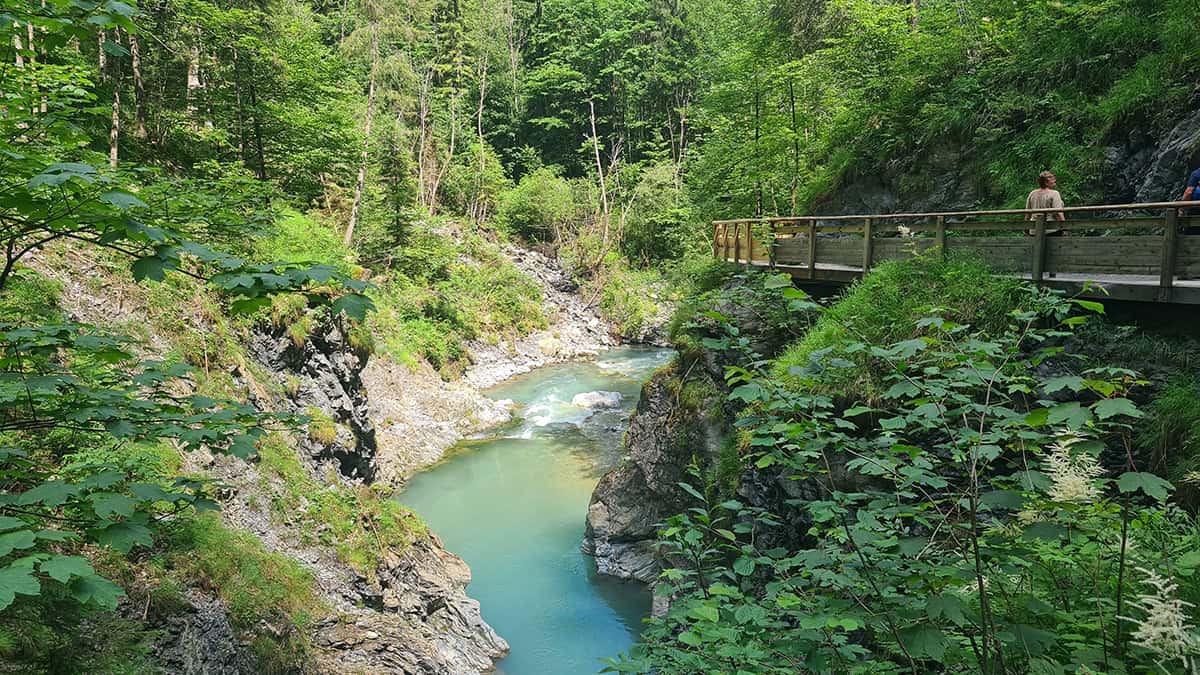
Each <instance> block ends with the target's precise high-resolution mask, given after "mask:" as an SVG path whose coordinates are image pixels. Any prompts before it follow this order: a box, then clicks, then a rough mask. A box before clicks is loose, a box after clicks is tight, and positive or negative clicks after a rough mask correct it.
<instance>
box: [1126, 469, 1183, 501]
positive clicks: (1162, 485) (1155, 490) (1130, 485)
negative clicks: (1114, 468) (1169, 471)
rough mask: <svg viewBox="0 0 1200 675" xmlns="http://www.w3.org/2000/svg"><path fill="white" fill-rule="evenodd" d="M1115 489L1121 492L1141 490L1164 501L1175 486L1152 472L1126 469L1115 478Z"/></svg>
mask: <svg viewBox="0 0 1200 675" xmlns="http://www.w3.org/2000/svg"><path fill="white" fill-rule="evenodd" d="M1117 489H1119V490H1120V491H1121V492H1137V491H1138V490H1141V491H1142V492H1144V493H1146V494H1147V495H1149V496H1150V497H1152V498H1154V499H1155V500H1157V501H1160V502H1165V501H1166V500H1167V495H1168V493H1170V491H1171V490H1173V489H1175V486H1173V485H1171V483H1170V481H1166V480H1163V479H1162V478H1159V477H1158V476H1156V475H1154V474H1152V473H1146V472H1144V471H1141V472H1139V471H1128V472H1126V473H1123V474H1121V477H1120V478H1118V479H1117Z"/></svg>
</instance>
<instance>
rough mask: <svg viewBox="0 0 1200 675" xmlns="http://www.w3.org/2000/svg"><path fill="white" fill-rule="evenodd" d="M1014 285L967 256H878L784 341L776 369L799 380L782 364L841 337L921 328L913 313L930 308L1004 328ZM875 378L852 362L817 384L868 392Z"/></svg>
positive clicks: (904, 334) (911, 332)
mask: <svg viewBox="0 0 1200 675" xmlns="http://www.w3.org/2000/svg"><path fill="white" fill-rule="evenodd" d="M1020 288H1021V285H1020V282H1018V281H1017V280H1015V279H1009V278H1005V277H999V276H995V275H993V274H992V273H991V270H990V269H988V267H987V266H986V265H984V264H983V263H980V262H976V261H973V260H964V259H951V260H949V261H942V260H940V259H938V258H936V257H932V256H923V257H917V258H914V259H911V260H903V261H899V260H897V261H889V262H886V263H883V264H882V265H880V266H879V267H877V268H875V269H874V270H872V271H871V273H870V274H868V275H867V276H866V277H864V278H863V279H861V280H859V281H857V282H855V283H854V285H852V286H850V287H849V288H848V289H847V290H846V291H845V293H844V294H843V295H842V296H841V297H840V298H838V300H837V301H836V302H835V303H834V304H833V305H832V306H831V307H830V308H829V310H828V311H827V312H826V313H825V314H824V315H823V316H822V317H821V318H820V319H819V320H818V321H817V323H816V324H815V325H814V326H813V327H812V329H811V330H810V331H809V332H808V333H807V334H806V335H805V336H804V337H803V338H801V339H800V340H799V341H797V342H796V343H795V344H793V345H792V346H790V347H788V348H787V350H786V352H785V353H784V354H782V355H781V356H780V357H779V359H778V361H777V363H776V366H775V368H776V370H775V373H776V375H777V376H780V377H782V378H784V379H786V380H788V381H791V382H792V383H793V384H796V385H798V384H800V382H799V381H798V380H796V379H795V378H792V377H791V376H789V375H788V370H789V369H790V368H792V367H794V366H798V367H804V366H806V365H807V364H808V362H809V359H810V358H811V357H812V356H813V355H814V354H817V353H818V352H820V351H821V350H824V349H828V348H830V347H833V346H835V345H837V344H840V343H842V342H845V341H846V340H861V341H864V342H869V343H871V344H889V343H891V342H895V341H900V340H905V339H909V338H914V337H916V336H918V335H920V334H921V333H923V332H924V331H925V328H922V327H921V326H920V325H919V324H918V323H917V320H918V319H920V318H922V317H924V316H927V315H929V314H931V313H937V314H938V315H939V316H942V317H943V318H945V319H947V320H952V321H954V322H956V323H960V324H969V325H971V326H972V327H974V328H975V329H978V330H981V331H983V332H984V333H989V332H995V331H1000V330H1003V329H1004V328H1005V326H1006V325H1007V322H1008V314H1009V312H1010V311H1012V309H1013V308H1014V307H1016V305H1017V302H1018V298H1019V297H1020ZM856 363H858V364H859V365H865V363H866V360H865V359H862V358H859V359H858V360H857V361H856ZM878 382H879V378H878V373H873V372H872V371H870V370H869V369H867V368H865V367H864V368H858V367H856V368H842V369H838V370H836V371H828V372H826V373H824V374H823V375H822V379H821V381H820V383H819V385H818V386H819V387H820V388H822V389H824V390H826V391H841V392H842V393H846V394H861V395H867V396H873V395H875V394H877V393H878V389H877V386H878Z"/></svg>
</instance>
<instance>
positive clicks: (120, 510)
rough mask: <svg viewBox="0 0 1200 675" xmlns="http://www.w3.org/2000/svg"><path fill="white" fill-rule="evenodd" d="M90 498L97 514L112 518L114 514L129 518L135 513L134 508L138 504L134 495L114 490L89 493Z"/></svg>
mask: <svg viewBox="0 0 1200 675" xmlns="http://www.w3.org/2000/svg"><path fill="white" fill-rule="evenodd" d="M88 499H89V500H91V502H92V508H93V509H95V511H96V515H97V516H100V517H101V518H111V517H112V516H122V517H125V518H128V517H129V516H132V515H133V508H134V507H135V506H136V505H137V501H135V500H134V499H133V498H132V497H128V496H126V495H123V494H117V493H113V492H97V493H95V494H91V495H88Z"/></svg>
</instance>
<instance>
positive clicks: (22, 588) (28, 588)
mask: <svg viewBox="0 0 1200 675" xmlns="http://www.w3.org/2000/svg"><path fill="white" fill-rule="evenodd" d="M41 592H42V584H41V583H40V582H38V580H37V577H35V576H33V570H32V569H30V568H28V567H24V566H18V565H9V566H8V567H5V568H4V569H0V610H2V609H6V608H7V607H8V606H9V605H11V604H12V603H13V600H15V599H16V596H17V594H18V593H19V594H21V595H38V594H39V593H41Z"/></svg>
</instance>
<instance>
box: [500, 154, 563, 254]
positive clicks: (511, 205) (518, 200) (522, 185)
mask: <svg viewBox="0 0 1200 675" xmlns="http://www.w3.org/2000/svg"><path fill="white" fill-rule="evenodd" d="M574 213H575V199H574V197H573V196H572V194H571V186H570V184H569V183H568V182H567V181H566V180H564V179H563V178H561V177H560V176H559V175H558V174H557V173H555V172H554V171H553V170H551V169H549V168H545V167H543V168H539V169H537V170H535V171H531V172H530V173H527V174H525V175H524V176H522V177H521V180H520V182H518V183H517V186H516V187H514V188H513V189H511V190H509V191H507V192H505V193H504V194H503V195H501V197H500V209H499V213H498V214H497V215H498V216H499V221H500V223H501V224H502V225H504V226H505V227H507V228H509V230H510V231H512V232H515V233H516V234H518V235H520V236H522V237H525V238H528V239H536V240H541V241H546V240H551V239H553V240H559V239H561V238H562V236H561V229H562V227H563V225H565V224H566V223H567V222H568V221H569V220H570V219H571V217H572V216H573V215H574Z"/></svg>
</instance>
